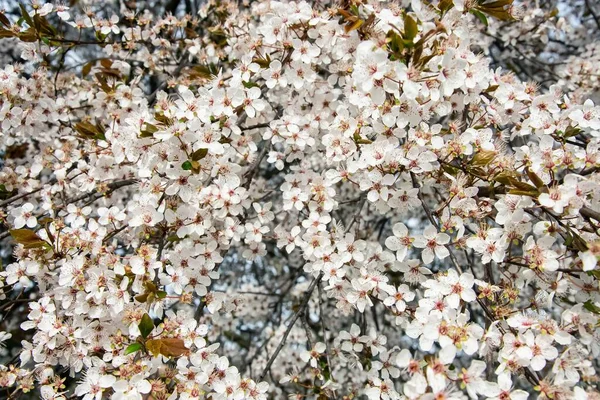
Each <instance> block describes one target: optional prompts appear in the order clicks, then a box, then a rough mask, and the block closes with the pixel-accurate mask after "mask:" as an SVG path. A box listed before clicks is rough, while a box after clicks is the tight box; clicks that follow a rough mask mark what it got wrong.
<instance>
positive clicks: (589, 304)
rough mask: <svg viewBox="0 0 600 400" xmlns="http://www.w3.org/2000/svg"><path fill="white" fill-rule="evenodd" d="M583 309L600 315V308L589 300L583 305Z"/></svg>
mask: <svg viewBox="0 0 600 400" xmlns="http://www.w3.org/2000/svg"><path fill="white" fill-rule="evenodd" d="M583 308H585V309H586V310H588V311H589V312H591V313H594V314H600V307H598V306H596V305H595V304H594V303H592V301H591V300H588V301H586V302H585V303H583Z"/></svg>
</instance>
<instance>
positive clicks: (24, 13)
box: [19, 4, 33, 27]
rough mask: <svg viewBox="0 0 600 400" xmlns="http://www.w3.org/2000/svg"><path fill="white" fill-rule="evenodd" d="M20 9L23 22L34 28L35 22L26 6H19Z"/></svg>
mask: <svg viewBox="0 0 600 400" xmlns="http://www.w3.org/2000/svg"><path fill="white" fill-rule="evenodd" d="M19 7H20V8H21V16H22V17H23V20H24V21H25V22H27V25H29V26H31V27H33V20H32V19H31V16H30V15H29V13H28V12H27V9H26V8H25V6H24V5H23V4H19Z"/></svg>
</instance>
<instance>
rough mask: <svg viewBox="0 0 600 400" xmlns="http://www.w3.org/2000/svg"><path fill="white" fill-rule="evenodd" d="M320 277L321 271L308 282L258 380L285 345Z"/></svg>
mask: <svg viewBox="0 0 600 400" xmlns="http://www.w3.org/2000/svg"><path fill="white" fill-rule="evenodd" d="M322 278H323V272H321V273H320V274H319V276H317V277H316V278H314V279H313V280H312V282H311V283H310V286H309V287H308V290H307V291H306V293H305V294H304V298H303V299H302V303H301V304H300V307H299V308H298V310H296V312H295V313H294V316H293V317H292V319H291V320H290V323H289V325H288V327H287V329H286V330H285V333H284V334H283V338H281V341H280V342H279V345H278V346H277V349H275V352H274V353H273V354H272V355H271V358H269V361H267V365H266V366H265V369H264V370H263V372H262V373H261V374H260V381H263V380H264V379H265V376H266V375H267V373H268V372H269V370H270V369H271V366H272V365H273V362H275V359H276V358H277V356H278V355H279V353H280V352H281V350H282V349H283V346H284V345H285V342H286V340H287V338H288V336H289V335H290V332H291V331H292V328H293V327H294V324H295V323H296V321H297V320H298V318H300V316H301V315H302V313H303V312H304V309H305V308H306V306H307V305H308V301H309V300H310V296H311V294H312V292H313V291H314V290H315V287H316V286H317V285H318V284H319V282H321V279H322Z"/></svg>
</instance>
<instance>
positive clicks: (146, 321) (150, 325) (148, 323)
mask: <svg viewBox="0 0 600 400" xmlns="http://www.w3.org/2000/svg"><path fill="white" fill-rule="evenodd" d="M138 328H139V329H140V333H141V334H142V337H143V338H144V339H146V338H147V337H148V335H149V334H150V332H152V330H153V329H154V321H152V318H150V316H149V315H148V314H144V316H143V317H142V320H141V321H140V324H139V325H138Z"/></svg>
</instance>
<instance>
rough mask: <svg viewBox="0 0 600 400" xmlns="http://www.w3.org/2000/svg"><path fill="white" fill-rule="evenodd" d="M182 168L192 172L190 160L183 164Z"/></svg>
mask: <svg viewBox="0 0 600 400" xmlns="http://www.w3.org/2000/svg"><path fill="white" fill-rule="evenodd" d="M181 168H182V169H183V170H185V171H190V170H191V169H192V162H191V161H190V160H187V161H186V162H184V163H183V164H181Z"/></svg>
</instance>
